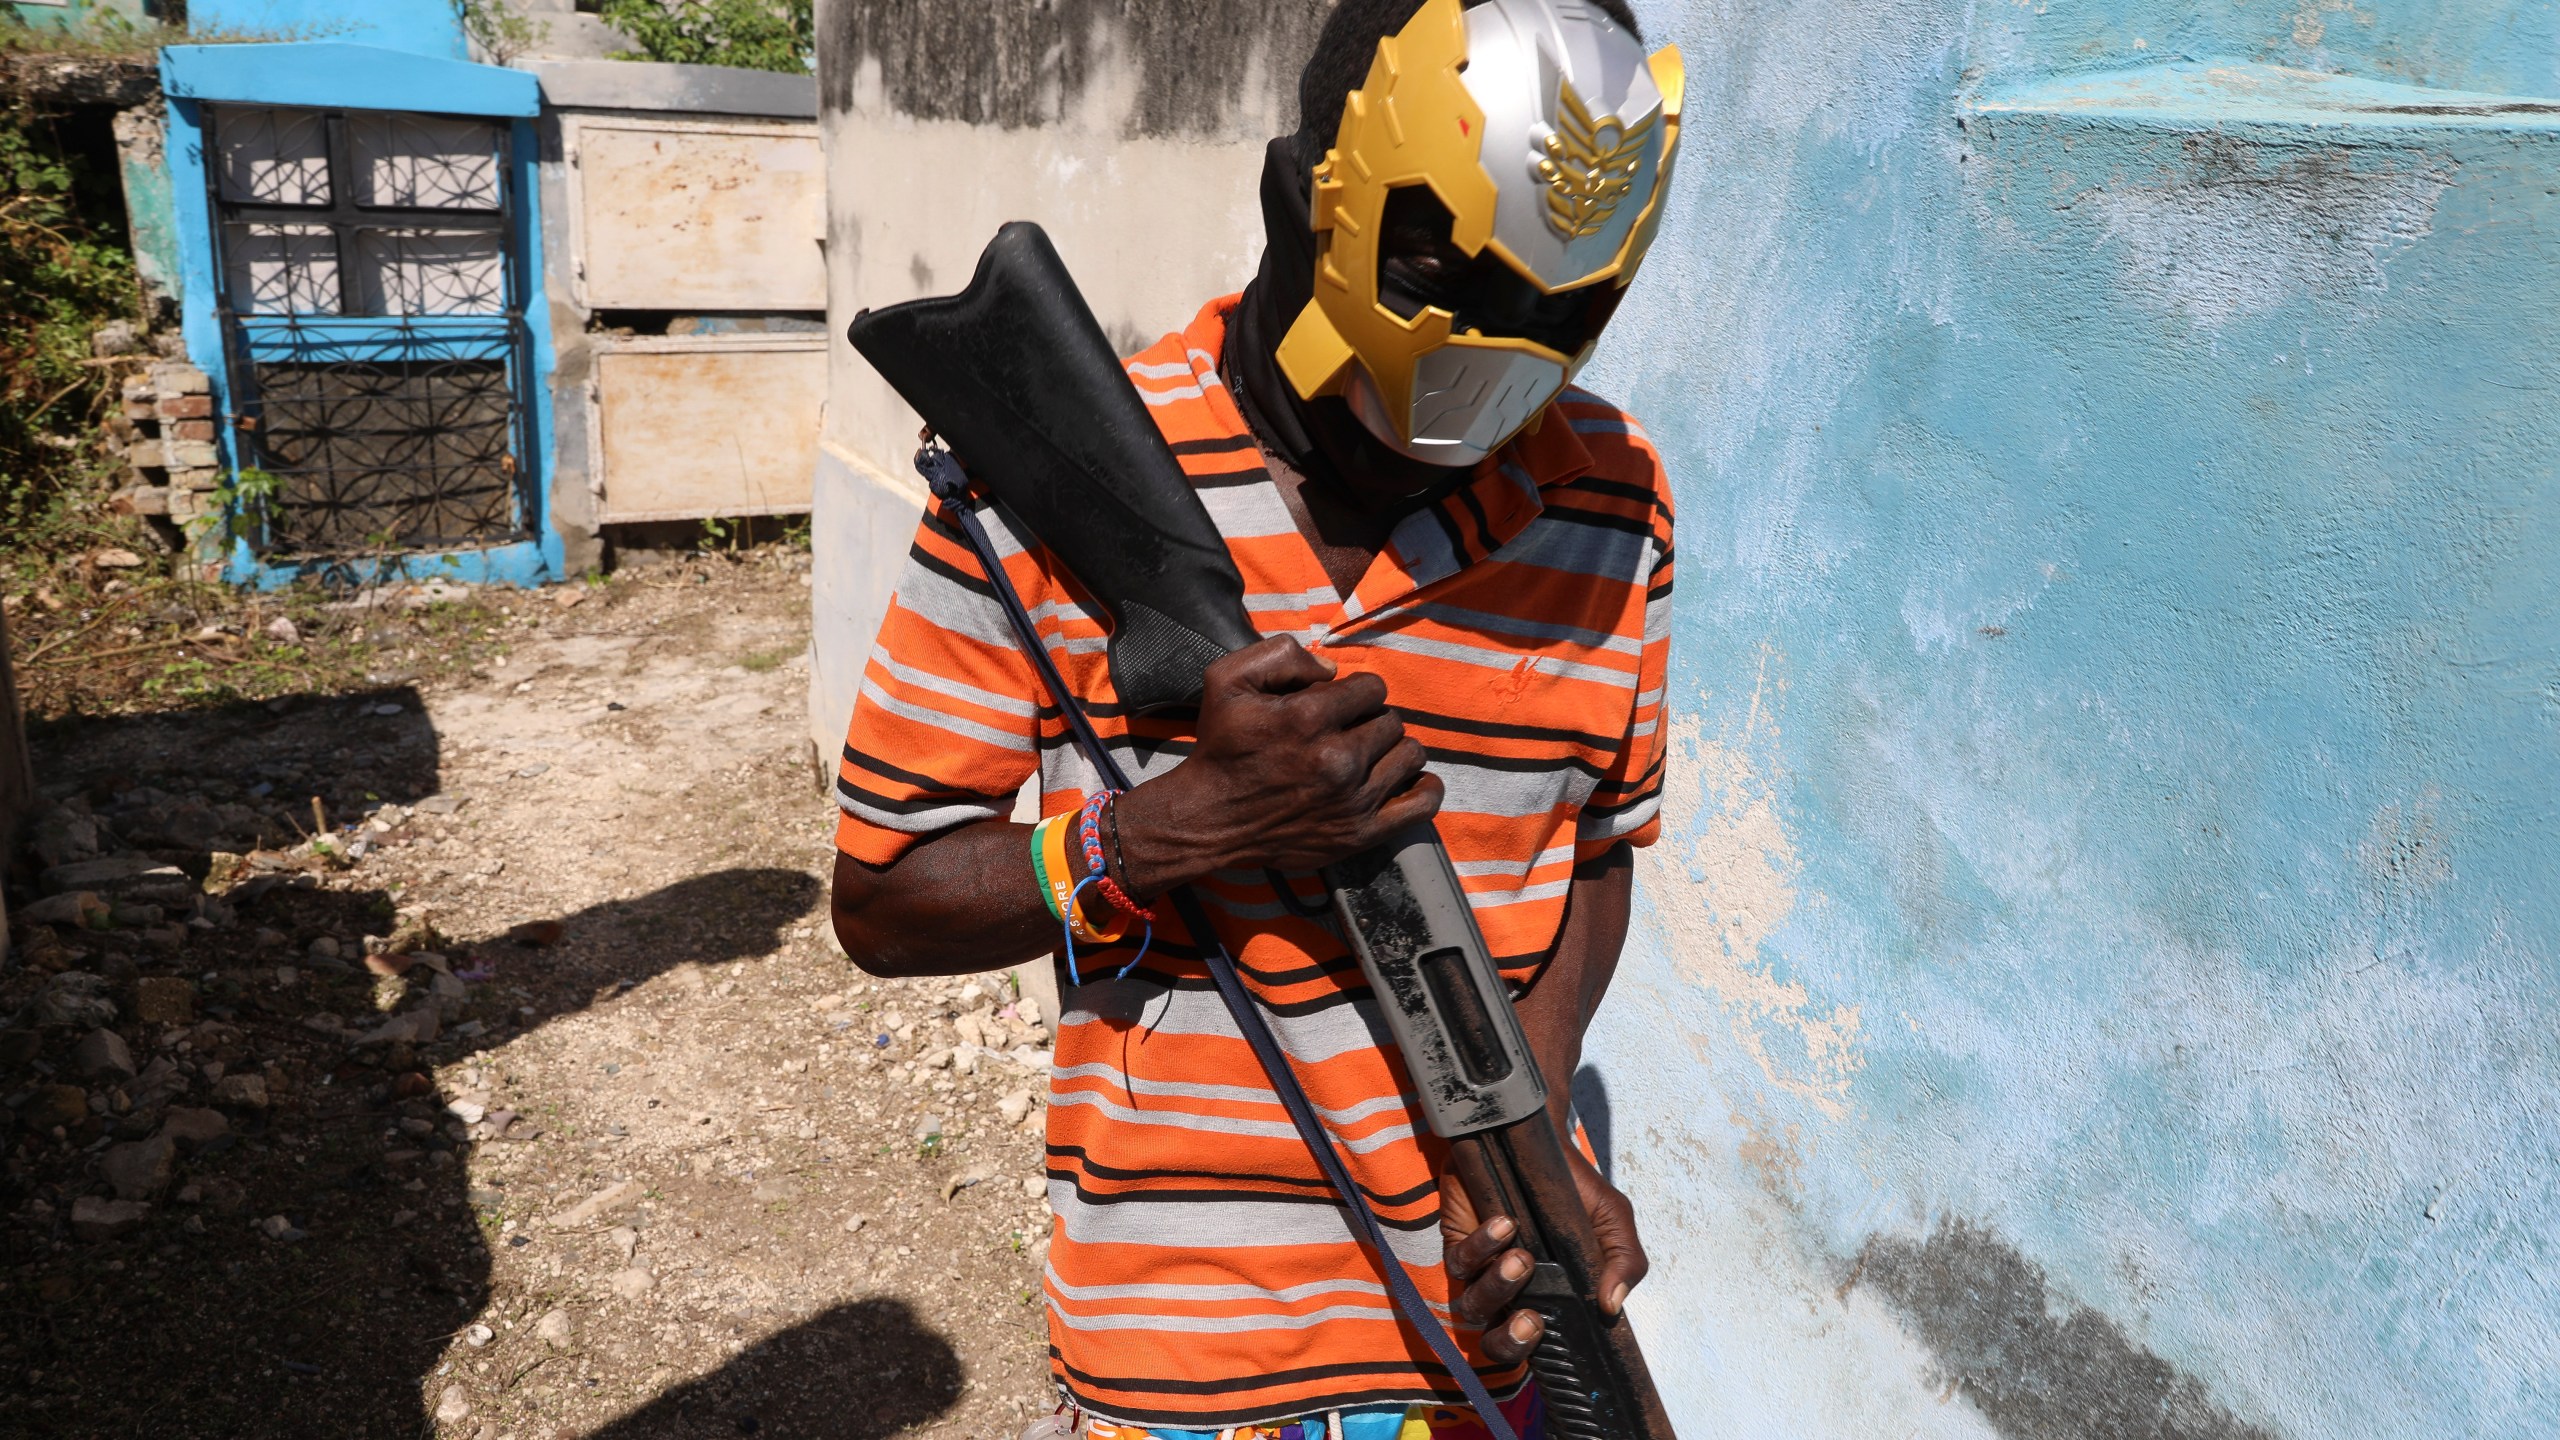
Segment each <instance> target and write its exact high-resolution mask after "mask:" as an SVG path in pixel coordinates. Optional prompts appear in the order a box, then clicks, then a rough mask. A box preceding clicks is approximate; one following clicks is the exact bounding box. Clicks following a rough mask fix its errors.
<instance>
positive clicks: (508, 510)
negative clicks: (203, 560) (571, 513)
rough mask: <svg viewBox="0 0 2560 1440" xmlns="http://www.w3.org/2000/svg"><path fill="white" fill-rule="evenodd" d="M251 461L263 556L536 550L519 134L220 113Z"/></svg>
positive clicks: (237, 428) (235, 382)
mask: <svg viewBox="0 0 2560 1440" xmlns="http://www.w3.org/2000/svg"><path fill="white" fill-rule="evenodd" d="M212 118H213V148H214V163H213V164H212V165H211V166H210V167H208V168H209V170H210V172H211V173H210V175H209V188H210V189H211V190H212V192H213V193H212V200H213V206H214V214H215V218H216V224H217V230H218V240H219V249H220V252H221V262H222V263H221V264H220V266H219V267H218V269H217V272H216V274H217V288H218V291H219V300H218V305H219V309H220V311H221V316H222V322H223V331H224V343H225V345H226V347H227V349H228V352H229V357H230V360H231V362H232V363H231V364H230V366H229V378H230V387H231V394H232V400H233V404H232V409H233V411H234V414H233V425H234V429H233V432H232V433H233V437H234V442H235V445H234V449H235V454H236V457H237V459H238V462H239V463H240V464H241V465H243V466H256V467H257V468H260V469H263V470H265V471H267V472H269V473H271V474H273V475H274V476H276V478H277V480H278V481H279V492H278V494H277V495H276V497H275V500H274V502H273V504H272V507H271V508H270V509H269V510H268V512H267V513H266V514H265V515H264V516H263V517H261V521H262V523H261V524H260V525H259V526H258V534H257V536H256V544H257V548H258V549H259V550H260V551H261V553H264V554H268V555H277V556H316V557H326V556H346V555H353V554H362V553H379V552H386V551H395V550H414V549H451V548H462V547H467V546H474V545H487V544H495V543H502V542H505V541H510V540H516V539H521V538H523V537H524V534H525V532H526V524H525V517H526V516H527V515H528V514H530V513H531V506H530V504H529V500H530V497H529V496H528V495H527V494H526V493H525V480H526V467H525V466H523V465H522V464H521V463H520V461H519V457H520V456H522V455H524V454H526V453H528V451H529V448H530V440H531V432H530V428H529V427H530V419H529V414H528V407H527V406H526V405H525V403H524V399H523V397H524V394H525V389H526V386H525V375H526V372H527V356H528V347H527V345H526V343H525V334H524V324H523V303H522V299H521V295H522V290H523V286H522V282H521V276H520V271H521V268H522V260H521V257H520V256H519V255H517V254H516V253H515V247H514V246H513V245H512V243H511V241H510V237H511V235H512V233H513V231H512V228H511V226H512V221H513V217H514V207H515V205H516V204H517V203H518V197H516V196H515V195H514V193H513V190H514V187H513V186H512V185H511V184H510V183H509V178H508V177H509V168H508V159H509V156H508V141H509V135H508V130H507V127H506V125H505V124H504V123H502V122H499V123H493V122H490V121H486V120H474V119H469V118H461V117H450V116H439V115H418V114H409V113H405V112H393V111H338V110H304V109H290V108H283V107H254V106H218V107H214V109H213V116H212Z"/></svg>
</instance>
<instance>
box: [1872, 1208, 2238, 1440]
mask: <svg viewBox="0 0 2560 1440" xmlns="http://www.w3.org/2000/svg"><path fill="white" fill-rule="evenodd" d="M1857 1285H1864V1286H1866V1287H1868V1288H1870V1289H1872V1290H1874V1291H1875V1292H1876V1293H1877V1294H1879V1295H1881V1296H1883V1297H1884V1300H1885V1302H1886V1303H1887V1304H1889V1305H1891V1306H1892V1307H1893V1309H1894V1310H1895V1311H1896V1312H1897V1313H1898V1314H1900V1315H1901V1317H1902V1319H1903V1321H1904V1323H1905V1324H1907V1325H1908V1326H1909V1327H1910V1328H1911V1330H1912V1332H1913V1334H1914V1335H1916V1336H1917V1337H1918V1338H1919V1340H1920V1341H1921V1343H1922V1344H1925V1345H1927V1346H1928V1347H1929V1349H1930V1351H1931V1352H1932V1353H1933V1354H1934V1355H1935V1356H1936V1357H1937V1368H1938V1372H1939V1376H1940V1379H1941V1381H1942V1383H1945V1384H1948V1385H1951V1386H1953V1387H1955V1388H1956V1389H1958V1390H1961V1391H1962V1392H1963V1393H1964V1395H1965V1398H1966V1399H1968V1400H1971V1401H1972V1402H1973V1406H1974V1408H1975V1409H1976V1410H1979V1411H1981V1412H1982V1416H1983V1418H1984V1419H1986V1420H1988V1421H1990V1422H1991V1427H1992V1428H1993V1429H1995V1430H1997V1431H1999V1432H2000V1433H2001V1434H2002V1435H2003V1436H2005V1437H2008V1440H2277V1437H2276V1435H2275V1434H2274V1432H2272V1431H2269V1430H2265V1429H2261V1428H2259V1427H2258V1426H2255V1425H2250V1424H2246V1423H2244V1422H2242V1421H2240V1420H2239V1419H2237V1418H2235V1417H2233V1416H2232V1414H2231V1413H2230V1412H2229V1411H2227V1410H2224V1409H2223V1408H2222V1407H2220V1406H2219V1405H2216V1404H2214V1403H2213V1399H2212V1397H2211V1396H2209V1395H2207V1394H2206V1393H2205V1390H2204V1386H2203V1385H2202V1384H2200V1383H2198V1382H2197V1381H2196V1380H2195V1378H2194V1377H2192V1376H2188V1375H2181V1374H2179V1373H2178V1372H2177V1371H2176V1370H2175V1369H2173V1368H2171V1366H2170V1365H2169V1362H2167V1361H2166V1360H2163V1359H2161V1358H2160V1357H2159V1356H2157V1355H2154V1354H2152V1353H2151V1352H2150V1351H2148V1350H2145V1349H2142V1348H2141V1347H2139V1346H2137V1345H2135V1344H2134V1343H2133V1342H2132V1341H2130V1340H2128V1339H2126V1338H2125V1333H2124V1331H2123V1329H2122V1328H2121V1327H2119V1326H2118V1325H2117V1324H2116V1323H2115V1322H2114V1321H2113V1320H2110V1319H2108V1318H2107V1317H2106V1316H2104V1315H2101V1314H2099V1313H2098V1312H2096V1311H2094V1310H2087V1309H2082V1308H2080V1307H2078V1306H2075V1305H2069V1304H2068V1303H2067V1302H2065V1303H2064V1304H2063V1305H2062V1306H2060V1307H2056V1306H2053V1305H2051V1304H2049V1303H2048V1296H2047V1292H2046V1287H2045V1278H2044V1271H2043V1270H2042V1269H2040V1268H2038V1267H2037V1265H2036V1264H2035V1262H2033V1261H2031V1260H2029V1259H2027V1258H2026V1257H2025V1256H2024V1255H2021V1254H2019V1253H2018V1252H2017V1251H2016V1250H2014V1249H2012V1248H2010V1246H2008V1245H2007V1244H2006V1243H2004V1242H2002V1241H2001V1240H2000V1238H1999V1237H1998V1236H1996V1235H1993V1234H1992V1233H1991V1232H1990V1231H1988V1230H1983V1229H1980V1228H1977V1227H1975V1226H1973V1225H1969V1224H1966V1223H1965V1222H1963V1221H1961V1220H1953V1221H1948V1222H1945V1223H1943V1224H1941V1225H1940V1226H1939V1227H1938V1230H1937V1233H1936V1234H1934V1235H1931V1236H1930V1237H1929V1238H1928V1239H1927V1240H1926V1241H1918V1240H1908V1239H1902V1238H1899V1237H1887V1236H1878V1237H1876V1238H1874V1239H1872V1240H1869V1241H1868V1242H1867V1246H1866V1249H1865V1250H1863V1251H1861V1252H1860V1253H1859V1256H1858V1263H1857V1266H1856V1267H1855V1269H1854V1270H1853V1271H1852V1272H1851V1274H1850V1276H1849V1286H1857ZM1842 1288H1843V1290H1844V1291H1845V1290H1846V1289H1847V1288H1848V1286H1844V1287H1842Z"/></svg>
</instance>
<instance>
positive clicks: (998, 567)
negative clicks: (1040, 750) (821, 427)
mask: <svg viewBox="0 0 2560 1440" xmlns="http://www.w3.org/2000/svg"><path fill="white" fill-rule="evenodd" d="M916 469H917V470H918V471H919V472H921V473H922V474H923V476H924V478H925V483H926V484H927V485H929V486H931V487H932V490H933V493H934V496H935V497H936V498H937V499H939V500H941V501H942V502H943V503H944V504H945V505H948V506H949V507H951V510H952V513H953V514H954V515H955V516H957V517H958V519H959V521H960V527H961V529H963V530H964V531H966V532H967V533H968V536H969V546H970V548H971V549H973V550H975V551H976V552H977V554H978V563H979V564H980V565H982V566H984V567H985V568H986V572H987V579H988V580H989V581H991V582H992V583H993V584H994V586H995V592H996V599H997V601H998V603H999V604H1001V605H1002V606H1003V607H1004V612H1005V619H1006V620H1008V621H1010V622H1011V623H1012V625H1013V634H1014V639H1015V640H1016V641H1017V642H1018V643H1019V644H1020V645H1021V646H1022V653H1023V654H1024V655H1025V656H1027V657H1029V659H1030V661H1031V664H1032V666H1033V668H1034V669H1036V670H1037V671H1038V672H1039V675H1040V683H1041V684H1043V685H1046V686H1048V687H1049V694H1050V695H1051V696H1052V697H1053V698H1055V699H1056V701H1057V703H1058V713H1059V714H1061V715H1063V716H1065V717H1066V722H1067V728H1068V730H1069V731H1071V732H1072V733H1073V734H1074V736H1075V741H1076V748H1078V749H1079V750H1082V751H1083V752H1084V756H1085V759H1086V760H1087V761H1089V762H1090V763H1091V764H1092V765H1093V768H1094V769H1095V770H1096V771H1097V772H1099V773H1100V774H1101V776H1102V780H1103V783H1104V784H1106V785H1109V786H1111V787H1112V788H1114V789H1118V790H1126V789H1128V788H1130V787H1129V776H1128V772H1127V771H1125V770H1123V769H1121V768H1120V762H1119V760H1117V759H1116V758H1114V757H1113V755H1112V754H1111V752H1110V751H1109V750H1108V749H1106V748H1104V746H1103V743H1102V737H1101V736H1100V735H1097V734H1095V733H1094V729H1093V724H1092V722H1091V721H1090V720H1088V719H1086V718H1085V713H1084V707H1083V706H1082V705H1081V704H1079V703H1078V702H1077V700H1076V696H1075V692H1073V691H1071V690H1069V689H1068V688H1067V684H1066V681H1065V679H1064V678H1063V677H1062V676H1060V675H1059V674H1058V667H1057V666H1056V665H1055V664H1053V663H1051V661H1050V659H1049V651H1048V648H1047V647H1046V646H1044V645H1042V644H1041V643H1040V634H1039V631H1038V629H1037V628H1036V627H1034V626H1033V624H1032V623H1031V616H1030V613H1029V612H1028V611H1026V610H1025V609H1024V608H1023V604H1022V597H1021V596H1020V595H1019V594H1017V593H1015V591H1014V588H1013V581H1012V579H1011V577H1009V576H1008V575H1006V573H1005V568H1004V560H1003V557H1001V556H1000V555H998V554H997V552H996V547H995V545H994V543H993V542H992V541H990V540H989V539H988V538H987V531H986V527H985V525H983V524H982V523H980V521H979V519H978V510H977V506H976V504H975V503H974V502H973V500H972V499H971V496H970V493H969V477H968V475H967V473H966V472H965V471H963V470H962V469H961V468H960V464H959V462H958V461H957V460H955V459H953V458H952V456H951V454H950V452H949V451H947V450H943V449H940V448H938V447H928V448H926V449H924V450H922V451H919V452H918V453H917V455H916ZM1168 898H1170V899H1171V900H1172V901H1173V908H1174V912H1175V913H1176V914H1178V915H1180V916H1181V917H1182V923H1183V924H1184V925H1185V926H1186V927H1188V928H1189V929H1190V931H1191V934H1192V937H1193V938H1194V939H1195V940H1196V941H1197V942H1198V943H1199V946H1200V954H1201V959H1202V960H1203V961H1204V962H1205V963H1206V964H1207V965H1208V967H1209V978H1210V979H1211V980H1213V981H1215V982H1216V983H1217V987H1218V998H1219V999H1221V1000H1223V1001H1225V1002H1226V1006H1227V1012H1228V1013H1229V1014H1231V1015H1233V1016H1234V1017H1235V1022H1236V1028H1237V1029H1238V1030H1240V1031H1242V1032H1243V1033H1244V1039H1245V1043H1246V1044H1248V1045H1250V1046H1252V1047H1253V1053H1254V1058H1255V1059H1257V1060H1259V1061H1261V1062H1262V1070H1263V1073H1264V1074H1265V1075H1266V1076H1268V1077H1269V1078H1270V1080H1271V1089H1272V1091H1273V1093H1275V1094H1277V1095H1278V1096H1279V1097H1280V1105H1281V1108H1282V1109H1285V1110H1287V1111H1288V1112H1289V1122H1290V1123H1291V1124H1292V1125H1295V1126H1296V1127H1297V1130H1298V1138H1299V1139H1300V1140H1302V1141H1304V1142H1305V1143H1306V1146H1307V1149H1308V1151H1309V1152H1310V1153H1311V1154H1313V1155H1314V1156H1315V1160H1316V1166H1317V1168H1318V1169H1321V1170H1322V1171H1324V1177H1325V1179H1326V1180H1327V1181H1328V1182H1330V1183H1331V1184H1332V1186H1333V1190H1334V1193H1335V1194H1336V1195H1338V1196H1340V1197H1341V1199H1342V1208H1343V1209H1344V1211H1345V1212H1346V1213H1348V1214H1349V1216H1350V1217H1351V1223H1352V1225H1353V1228H1355V1229H1356V1230H1357V1231H1358V1232H1359V1234H1360V1238H1361V1239H1362V1241H1363V1242H1365V1243H1366V1244H1367V1245H1368V1247H1369V1249H1370V1251H1371V1253H1373V1254H1375V1255H1376V1256H1377V1257H1378V1271H1379V1274H1380V1276H1381V1277H1382V1278H1383V1279H1384V1280H1385V1281H1386V1286H1387V1293H1388V1294H1389V1295H1390V1296H1392V1297H1393V1298H1394V1300H1395V1304H1396V1309H1397V1310H1399V1311H1401V1312H1402V1313H1403V1315H1404V1319H1405V1323H1406V1324H1407V1325H1409V1326H1411V1327H1412V1328H1413V1329H1414V1330H1415V1331H1416V1332H1417V1333H1419V1334H1420V1335H1421V1336H1422V1338H1423V1340H1424V1341H1425V1342H1426V1343H1428V1344H1429V1345H1430V1347H1431V1353H1432V1354H1433V1355H1434V1356H1435V1357H1437V1358H1438V1359H1439V1361H1440V1363H1441V1365H1442V1366H1444V1367H1446V1368H1447V1370H1448V1371H1449V1374H1450V1375H1451V1376H1452V1377H1453V1378H1454V1379H1456V1381H1457V1382H1458V1388H1459V1389H1461V1390H1463V1391H1465V1392H1466V1396H1467V1404H1468V1405H1469V1406H1470V1407H1471V1408H1473V1409H1474V1411H1475V1412H1476V1418H1477V1419H1478V1420H1480V1421H1482V1422H1483V1424H1484V1427H1485V1429H1486V1430H1488V1431H1490V1432H1492V1434H1493V1437H1494V1440H1519V1437H1518V1436H1517V1435H1515V1434H1514V1433H1513V1432H1512V1429H1511V1422H1510V1419H1509V1417H1507V1416H1505V1415H1504V1414H1503V1413H1502V1407H1501V1406H1500V1405H1499V1404H1497V1403H1496V1402H1495V1400H1494V1398H1493V1393H1492V1392H1491V1391H1489V1390H1487V1389H1486V1388H1485V1385H1484V1380H1483V1377H1481V1376H1479V1375H1477V1374H1476V1370H1475V1367H1474V1366H1473V1365H1470V1364H1468V1363H1467V1357H1466V1355H1465V1354H1464V1353H1463V1352H1461V1351H1460V1350H1459V1348H1458V1342H1457V1340H1456V1339H1455V1338H1454V1337H1453V1336H1451V1335H1450V1333H1449V1329H1448V1327H1447V1326H1445V1325H1442V1324H1441V1323H1440V1319H1439V1317H1438V1316H1436V1315H1434V1314H1432V1313H1431V1306H1430V1303H1429V1302H1428V1301H1426V1300H1424V1299H1423V1298H1422V1292H1421V1290H1419V1289H1418V1288H1416V1287H1415V1285H1414V1283H1413V1276H1412V1274H1411V1273H1410V1272H1409V1271H1407V1270H1406V1268H1405V1264H1404V1261H1403V1260H1402V1259H1400V1258H1398V1257H1397V1255H1396V1253H1395V1251H1394V1250H1392V1249H1390V1248H1388V1245H1387V1235H1386V1229H1385V1227H1384V1226H1383V1225H1382V1224H1381V1223H1380V1221H1379V1219H1378V1214H1377V1211H1376V1210H1374V1209H1372V1208H1371V1207H1370V1205H1369V1201H1368V1198H1367V1197H1366V1196H1363V1195H1362V1194H1361V1193H1360V1189H1359V1186H1358V1185H1357V1184H1356V1183H1355V1182H1354V1181H1353V1180H1352V1178H1351V1171H1350V1169H1349V1168H1348V1167H1347V1166H1345V1165H1344V1164H1343V1161H1342V1156H1341V1154H1340V1152H1338V1151H1336V1150H1335V1149H1334V1146H1333V1137H1332V1135H1331V1134H1330V1133H1329V1132H1327V1131H1326V1130H1325V1128H1324V1124H1323V1122H1322V1121H1320V1120H1318V1119H1317V1118H1316V1112H1315V1107H1314V1106H1313V1105H1311V1104H1309V1103H1308V1101H1307V1094H1306V1091H1304V1090H1303V1089H1301V1088H1299V1085H1298V1075H1297V1071H1295V1070H1294V1069H1292V1068H1291V1067H1290V1064H1289V1057H1288V1055H1287V1053H1286V1052H1285V1051H1283V1050H1282V1049H1281V1048H1280V1040H1279V1037H1278V1036H1275V1035H1273V1034H1272V1033H1271V1026H1270V1024H1269V1022H1268V1021H1266V1020H1265V1019H1264V1018H1263V1015H1262V1007H1261V1006H1260V1004H1258V1003H1257V1002H1256V1001H1255V1000H1254V998H1253V996H1252V994H1251V993H1250V992H1248V991H1247V990H1246V989H1245V988H1244V980H1243V978H1242V977H1241V976H1239V975H1238V974H1237V973H1236V962H1235V957H1234V956H1232V955H1230V954H1228V953H1227V947H1226V942H1224V941H1223V940H1220V939H1219V938H1218V932H1217V930H1216V928H1215V927H1214V926H1213V925H1211V924H1210V921H1209V913H1208V910H1207V909H1206V908H1205V907H1204V906H1202V905H1201V903H1200V898H1199V897H1198V896H1197V895H1194V894H1193V893H1191V891H1190V890H1189V889H1188V888H1184V889H1177V890H1175V891H1174V892H1173V893H1172V894H1171V896H1169V897H1168Z"/></svg>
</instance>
